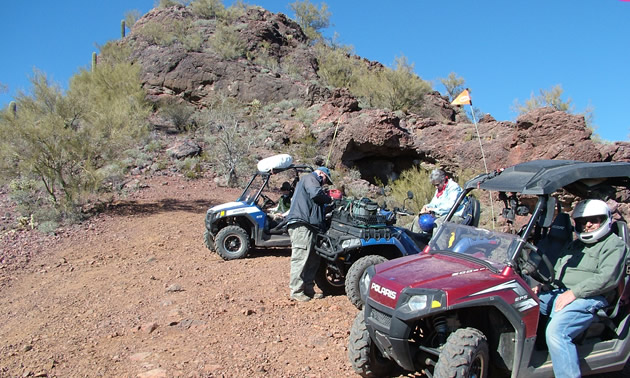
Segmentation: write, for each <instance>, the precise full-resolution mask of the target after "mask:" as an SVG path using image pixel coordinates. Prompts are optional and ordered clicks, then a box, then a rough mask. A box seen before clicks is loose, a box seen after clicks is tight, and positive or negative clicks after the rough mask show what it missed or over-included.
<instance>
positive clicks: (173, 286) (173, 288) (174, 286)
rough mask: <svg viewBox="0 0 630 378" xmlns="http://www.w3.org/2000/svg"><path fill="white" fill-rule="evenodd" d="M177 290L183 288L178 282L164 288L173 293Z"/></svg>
mask: <svg viewBox="0 0 630 378" xmlns="http://www.w3.org/2000/svg"><path fill="white" fill-rule="evenodd" d="M178 291H184V289H182V287H181V286H179V285H178V284H172V285H171V286H169V287H167V288H166V292H167V293H174V292H178Z"/></svg>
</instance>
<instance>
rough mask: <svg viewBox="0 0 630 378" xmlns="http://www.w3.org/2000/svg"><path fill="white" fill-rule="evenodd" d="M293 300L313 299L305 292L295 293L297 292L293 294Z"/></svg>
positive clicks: (306, 300)
mask: <svg viewBox="0 0 630 378" xmlns="http://www.w3.org/2000/svg"><path fill="white" fill-rule="evenodd" d="M291 300H292V301H298V302H308V301H310V300H311V297H309V296H308V295H306V294H304V293H295V294H291Z"/></svg>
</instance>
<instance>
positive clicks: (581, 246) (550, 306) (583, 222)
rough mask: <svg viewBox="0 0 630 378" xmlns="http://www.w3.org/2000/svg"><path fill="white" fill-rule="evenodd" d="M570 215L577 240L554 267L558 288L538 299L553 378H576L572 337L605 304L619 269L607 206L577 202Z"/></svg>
mask: <svg viewBox="0 0 630 378" xmlns="http://www.w3.org/2000/svg"><path fill="white" fill-rule="evenodd" d="M571 217H572V218H573V221H574V222H575V233H576V235H577V238H576V239H575V240H573V241H572V242H571V243H569V244H568V245H567V246H566V247H565V248H564V250H563V251H562V252H561V253H560V257H559V258H558V260H557V261H556V263H555V266H554V270H555V280H556V285H555V286H558V288H556V289H552V290H550V291H546V292H543V293H540V294H539V296H538V297H539V299H540V313H541V314H542V315H544V316H548V317H549V322H548V324H547V328H546V331H545V338H546V341H547V347H548V348H549V354H550V356H551V361H552V364H553V370H554V374H555V376H556V377H558V378H560V377H580V376H581V373H580V363H579V360H578V355H577V350H576V347H575V344H574V343H573V338H575V337H576V336H578V335H580V334H581V333H582V332H583V331H584V330H586V329H587V328H588V326H589V325H590V324H591V322H592V320H593V318H594V316H595V313H596V312H597V310H599V309H601V308H603V307H605V306H606V305H607V304H608V299H610V296H611V294H613V293H614V290H615V288H616V286H617V283H618V280H619V277H621V269H622V267H623V266H624V264H623V263H622V261H623V257H624V252H625V243H624V242H623V241H622V240H621V238H619V237H618V236H617V235H615V234H614V233H613V232H612V230H611V226H612V222H613V220H612V216H611V213H610V209H609V208H608V205H606V202H604V201H601V200H595V199H587V200H584V201H581V202H579V203H578V204H577V205H576V207H575V209H574V210H573V214H572V216H571ZM545 320H546V319H545Z"/></svg>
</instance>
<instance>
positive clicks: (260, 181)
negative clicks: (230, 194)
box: [238, 174, 268, 203]
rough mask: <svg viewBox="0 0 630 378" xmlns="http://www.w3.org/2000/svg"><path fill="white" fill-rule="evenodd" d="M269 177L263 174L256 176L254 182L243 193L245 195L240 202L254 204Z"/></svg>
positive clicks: (242, 195) (240, 198)
mask: <svg viewBox="0 0 630 378" xmlns="http://www.w3.org/2000/svg"><path fill="white" fill-rule="evenodd" d="M267 178H268V176H264V175H261V174H255V175H254V177H253V178H252V180H251V181H250V182H249V185H247V187H246V188H245V190H244V191H243V194H241V196H240V197H239V199H238V200H239V201H243V202H247V203H254V201H255V200H256V199H257V196H258V193H259V192H260V190H261V188H262V187H263V186H264V185H265V183H266V181H267V180H266V179H267Z"/></svg>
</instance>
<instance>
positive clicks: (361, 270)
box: [346, 255, 387, 310]
mask: <svg viewBox="0 0 630 378" xmlns="http://www.w3.org/2000/svg"><path fill="white" fill-rule="evenodd" d="M385 261H387V258H385V257H383V256H380V255H367V256H363V257H361V258H360V259H358V260H357V261H355V262H354V263H353V264H352V265H351V266H350V269H348V274H346V295H347V296H348V299H349V300H350V303H352V304H353V305H354V307H356V308H358V309H359V310H360V309H362V308H363V300H362V299H361V288H360V287H359V285H360V284H361V278H363V275H364V274H365V271H366V270H367V268H369V267H371V266H372V265H376V264H380V263H382V262H385Z"/></svg>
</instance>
